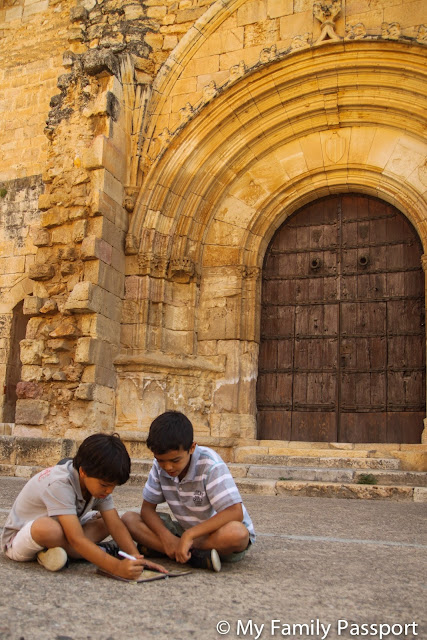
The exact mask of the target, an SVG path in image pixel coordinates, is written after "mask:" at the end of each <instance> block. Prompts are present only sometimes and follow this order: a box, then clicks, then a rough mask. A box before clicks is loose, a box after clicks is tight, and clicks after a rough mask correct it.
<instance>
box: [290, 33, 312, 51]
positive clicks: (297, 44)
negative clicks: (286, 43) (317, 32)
mask: <svg viewBox="0 0 427 640" xmlns="http://www.w3.org/2000/svg"><path fill="white" fill-rule="evenodd" d="M309 46H310V34H309V33H304V34H303V35H301V36H295V37H294V38H292V42H291V51H298V50H299V49H306V48H307V47H309Z"/></svg>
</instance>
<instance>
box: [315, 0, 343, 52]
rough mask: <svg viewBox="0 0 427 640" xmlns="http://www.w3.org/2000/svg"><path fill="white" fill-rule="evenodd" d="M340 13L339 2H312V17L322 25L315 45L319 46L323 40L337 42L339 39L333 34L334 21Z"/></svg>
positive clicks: (339, 0) (334, 0)
mask: <svg viewBox="0 0 427 640" xmlns="http://www.w3.org/2000/svg"><path fill="white" fill-rule="evenodd" d="M340 11H341V0H332V2H314V4H313V15H314V17H315V18H317V20H319V22H320V23H321V24H322V32H321V34H320V36H319V37H318V38H317V40H316V42H315V44H319V43H320V42H323V41H324V40H334V41H339V40H341V38H340V37H339V35H338V34H337V33H335V25H334V20H335V19H336V17H337V16H338V14H339V13H340Z"/></svg>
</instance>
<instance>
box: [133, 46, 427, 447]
mask: <svg viewBox="0 0 427 640" xmlns="http://www.w3.org/2000/svg"><path fill="white" fill-rule="evenodd" d="M423 56H424V51H423V48H422V47H421V46H416V45H413V44H410V45H408V44H404V43H400V42H394V41H393V42H378V41H357V40H354V41H351V42H345V43H342V42H341V43H338V42H332V43H329V44H328V43H325V44H322V46H321V47H318V48H316V49H309V48H307V49H302V50H299V51H296V52H294V53H292V54H291V55H290V56H287V57H286V58H280V59H277V60H276V61H272V62H270V63H269V64H268V65H266V66H263V67H259V68H257V69H256V70H253V71H252V72H251V73H249V74H248V75H245V76H243V77H242V78H241V79H240V80H238V81H236V82H235V83H233V84H230V86H229V87H228V88H227V89H226V90H224V91H223V92H222V93H221V94H220V95H217V96H216V97H215V98H214V99H213V100H212V101H211V102H210V103H209V104H207V105H206V106H205V108H204V109H202V110H201V111H200V112H199V113H198V114H197V115H195V116H194V118H192V119H191V120H190V121H189V122H188V123H187V124H186V126H185V127H184V128H183V129H182V130H181V131H180V132H179V133H178V134H177V135H176V136H175V137H174V138H173V139H172V140H171V142H170V144H169V146H168V147H167V148H166V150H165V151H164V153H163V155H162V156H161V157H159V159H158V161H157V162H156V163H155V164H154V165H153V166H152V168H151V169H150V171H149V172H148V174H147V176H146V178H145V181H144V184H143V186H142V189H141V192H140V195H139V198H138V201H137V204H136V208H135V212H134V216H133V218H132V221H131V227H130V235H131V236H132V237H133V238H134V239H135V240H136V244H135V249H136V251H139V256H136V255H135V256H129V258H128V260H129V264H131V263H132V264H135V263H138V260H139V262H140V263H141V261H144V260H148V261H149V260H151V259H157V258H158V257H159V256H160V257H162V258H163V259H164V263H162V264H163V266H162V268H163V273H162V274H160V273H151V276H152V279H151V284H150V287H151V288H148V289H144V293H143V296H144V303H143V304H144V305H145V306H144V307H143V306H142V305H141V304H140V305H139V307H138V303H137V302H135V309H141V308H144V312H143V314H145V315H143V314H142V312H141V318H142V317H144V318H150V317H154V311H153V310H151V311H150V305H151V307H152V308H153V309H154V308H156V309H157V308H158V306H159V304H160V305H161V308H162V312H161V313H162V315H161V319H160V320H159V322H158V323H157V324H156V326H155V331H154V332H153V331H152V332H151V334H152V335H153V336H155V339H152V340H151V342H150V341H147V336H148V335H149V333H150V328H148V329H144V327H143V326H142V323H141V325H140V329H136V330H135V331H136V333H138V331H139V334H140V335H142V333H144V332H145V337H144V339H141V340H139V338H138V340H139V342H138V340H136V342H133V343H132V341H130V342H129V343H128V344H129V347H131V348H132V349H133V353H134V354H136V353H138V354H139V355H138V356H137V355H135V358H137V357H138V358H140V360H139V363H140V364H139V365H138V366H140V367H143V368H144V371H146V370H147V368H148V369H149V370H150V371H151V373H153V371H155V372H156V375H159V376H160V377H161V379H162V380H165V381H166V379H167V376H168V375H169V373H167V372H168V371H169V369H168V366H169V365H167V362H168V361H169V362H171V361H172V359H171V358H170V357H169V356H166V355H163V354H171V353H176V354H178V353H180V354H181V356H180V357H183V358H184V360H180V361H179V362H180V363H181V364H179V366H178V364H177V363H176V367H177V369H176V371H177V370H178V369H179V367H184V368H185V367H187V366H188V367H190V368H191V363H193V364H194V363H195V362H196V361H197V363H198V364H197V367H196V370H197V371H199V372H201V373H200V380H203V381H204V382H205V383H206V385H207V386H206V388H204V392H206V394H205V396H203V403H202V404H203V406H204V407H205V411H206V412H208V413H209V418H206V417H205V416H204V417H203V421H202V422H203V425H204V428H207V426H206V420H208V421H209V429H210V434H211V435H239V436H240V437H243V436H244V435H245V434H246V435H247V436H251V435H252V436H253V435H254V434H255V429H256V426H255V420H256V405H255V381H256V377H257V370H258V361H257V358H258V355H257V349H258V340H259V300H260V297H259V293H260V284H259V281H260V278H259V275H260V269H261V267H262V260H263V256H264V253H265V250H266V247H267V245H268V242H269V240H270V238H271V237H272V235H273V233H274V231H275V229H277V228H278V227H279V226H280V225H281V224H282V222H283V221H284V219H285V218H286V216H288V215H290V214H291V213H292V212H293V211H295V210H297V209H298V208H300V207H301V206H303V204H304V203H307V202H310V201H312V200H314V199H317V198H319V197H322V196H325V195H329V194H334V193H340V192H345V191H353V192H354V191H356V192H359V193H361V194H368V195H375V196H376V197H379V198H382V199H384V200H386V201H387V202H390V203H391V204H394V205H395V206H396V207H397V208H398V209H399V210H400V211H402V212H403V213H405V214H406V215H407V216H408V218H409V219H410V220H411V222H412V223H413V224H414V226H415V227H416V229H417V231H418V233H419V235H420V237H421V238H422V239H423V241H424V243H425V239H426V235H427V234H426V218H427V212H426V210H425V201H424V196H423V194H424V192H425V186H426V185H425V184H424V181H425V170H424V167H425V156H426V148H425V142H424V139H423V126H424V125H423V122H424V121H425V113H426V110H425V106H426V105H425V100H426V98H425V95H424V92H423V91H422V87H423V80H422V74H423ZM379 59H381V60H382V61H383V63H384V64H383V65H382V66H381V65H379V63H378V60H379ZM403 69H404V71H402V70H403ZM403 75H404V76H405V81H404V82H403V81H402V82H401V83H400V82H399V78H402V79H403ZM408 78H409V80H408ZM408 104H411V110H410V111H408V107H407V105H408ZM150 253H151V255H150ZM174 260H176V261H177V262H176V263H175V267H176V268H177V272H178V273H181V274H182V273H184V274H185V268H187V267H188V265H190V266H189V268H190V270H191V269H193V267H194V273H195V274H196V277H195V278H193V279H191V278H189V280H188V284H190V287H191V292H190V289H189V288H187V289H186V291H187V293H186V294H183V295H185V296H186V297H185V298H181V302H182V304H181V303H180V304H181V308H180V310H179V313H178V311H177V308H174V304H176V303H174V302H173V300H174V297H179V296H177V292H178V291H179V292H181V293H182V291H183V289H182V287H183V285H184V283H183V282H174V281H173V278H172V277H170V273H169V271H168V270H169V265H170V263H171V262H172V261H174ZM180 260H181V261H184V262H185V261H186V260H187V261H188V262H187V265H184V263H181V265H180V263H179V261H180ZM191 265H193V266H191ZM181 267H182V268H181ZM128 273H129V271H128ZM131 273H135V274H139V277H141V278H142V277H145V276H146V275H147V273H148V272H147V270H145V271H142V273H141V271H138V267H136V268H135V270H132V271H131ZM136 277H137V276H136V275H135V276H131V277H130V278H128V282H129V281H130V280H131V278H136ZM135 282H136V281H135ZM132 283H133V284H134V281H132ZM144 283H145V281H144ZM162 283H163V284H162ZM165 283H167V284H165ZM133 284H132V286H133ZM135 286H138V287H140V289H139V291H142V289H143V287H144V286H145V284H143V283H142V280H141V282H139V283H137V284H135ZM162 287H163V288H162ZM161 288H162V293H161V294H159V291H160V289H161ZM181 293H180V294H179V295H181ZM138 295H140V294H139V293H138ZM141 295H142V294H141ZM135 299H136V300H137V299H138V300H139V299H140V298H137V296H136V298H135ZM159 300H160V302H159ZM180 314H181V315H180ZM146 322H147V321H146ZM179 327H181V330H180V329H179ZM173 331H175V337H174V338H171V335H172V332H173ZM178 333H180V336H181V338H182V340H183V341H184V342H183V341H181V342H179V343H177V342H174V340H175V338H176V336H177V335H178ZM184 333H185V336H184ZM129 347H128V349H129ZM144 350H145V353H146V355H144ZM156 350H157V351H158V352H163V354H162V356H161V357H160V356H159V357H160V360H159V362H157V363H154V364H153V360H152V357H151V355H150V357H149V355H147V354H151V353H152V352H153V351H156ZM128 353H129V351H128ZM150 358H151V359H150ZM162 358H163V360H162ZM199 358H201V360H200V359H199ZM128 361H129V359H128ZM128 361H126V358H125V356H124V355H123V356H122V361H121V362H122V366H123V367H125V368H126V366H128V365H126V362H128ZM194 366H196V365H194ZM182 370H183V369H182V368H181V369H180V371H182ZM186 371H187V370H186ZM159 372H160V373H159ZM177 375H178V374H177ZM182 375H184V374H182ZM186 375H187V373H186V374H185V375H184V377H182V376H181V374H179V376H181V377H179V376H178V377H179V379H180V380H181V381H182V380H184V379H185V376H186ZM168 380H169V381H166V382H165V385H166V387H167V386H168V384H169V382H170V380H171V378H168ZM171 384H172V383H171ZM166 387H165V394H166V396H167V397H169V398H172V397H175V396H174V394H175V393H177V392H175V391H173V393H172V391H170V390H169V391H168V390H167V389H166ZM179 393H182V390H181V391H180V392H179ZM183 397H185V393H184V394H183ZM197 402H199V401H197ZM198 406H201V404H198ZM202 413H203V412H202ZM198 415H199V418H197V419H196V424H199V425H200V424H201V422H200V421H199V422H198V423H197V420H199V419H200V412H199V414H198ZM224 415H225V416H226V418H224ZM224 425H228V426H224Z"/></svg>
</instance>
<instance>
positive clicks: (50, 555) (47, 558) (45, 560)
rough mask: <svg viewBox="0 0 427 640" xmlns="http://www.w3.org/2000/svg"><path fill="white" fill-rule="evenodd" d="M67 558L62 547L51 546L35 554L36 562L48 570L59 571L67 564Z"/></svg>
mask: <svg viewBox="0 0 427 640" xmlns="http://www.w3.org/2000/svg"><path fill="white" fill-rule="evenodd" d="M67 560H68V556H67V552H66V551H65V549H63V548H62V547H52V548H51V549H47V550H46V551H39V553H38V554H37V562H38V563H39V564H41V565H42V567H44V568H45V569H47V570H48V571H59V570H60V569H62V568H63V567H64V566H65V565H66V564H67Z"/></svg>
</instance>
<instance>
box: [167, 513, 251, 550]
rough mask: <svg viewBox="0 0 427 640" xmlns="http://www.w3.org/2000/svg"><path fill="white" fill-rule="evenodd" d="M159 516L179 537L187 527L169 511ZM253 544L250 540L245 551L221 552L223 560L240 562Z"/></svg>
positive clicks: (169, 529)
mask: <svg viewBox="0 0 427 640" xmlns="http://www.w3.org/2000/svg"><path fill="white" fill-rule="evenodd" d="M159 516H160V518H161V519H162V522H163V524H164V525H165V527H166V529H168V531H170V532H171V533H173V535H174V536H178V538H180V537H181V536H182V534H183V533H184V531H185V529H183V528H182V527H181V525H180V524H179V522H177V521H176V520H172V518H171V517H170V515H169V514H168V513H159ZM251 544H252V543H251V541H250V540H249V542H248V546H247V547H246V549H244V550H243V551H236V552H235V553H229V554H228V555H226V556H224V555H221V554H220V558H221V561H222V562H240V560H243V558H244V557H245V555H246V551H248V549H249V547H250V546H251Z"/></svg>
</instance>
